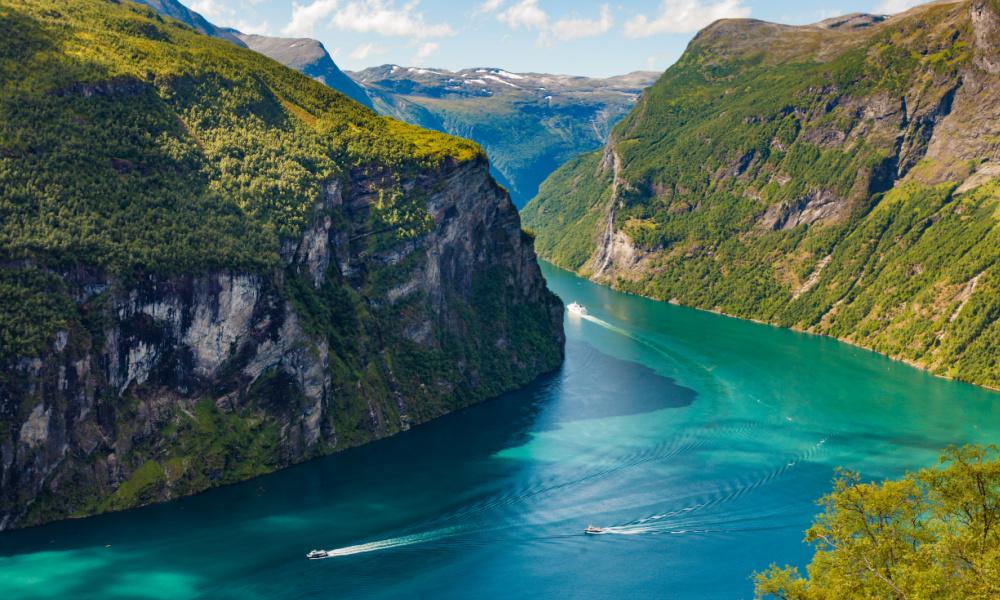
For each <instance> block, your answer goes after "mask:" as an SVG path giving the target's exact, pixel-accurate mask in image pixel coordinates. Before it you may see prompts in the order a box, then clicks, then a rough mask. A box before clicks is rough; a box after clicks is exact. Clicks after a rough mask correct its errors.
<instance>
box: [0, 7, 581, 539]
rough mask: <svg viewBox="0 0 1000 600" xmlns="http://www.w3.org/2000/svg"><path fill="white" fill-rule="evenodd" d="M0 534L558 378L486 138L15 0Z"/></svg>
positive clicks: (0, 91) (184, 37)
mask: <svg viewBox="0 0 1000 600" xmlns="http://www.w3.org/2000/svg"><path fill="white" fill-rule="evenodd" d="M0 31H3V32H4V35H3V36H2V38H0V74H2V75H0V190H2V193H0V459H2V460H0V529H7V528H11V527H18V526H26V525H32V524H37V523H41V522H45V521H49V520H53V519H59V518H63V517H69V516H85V515H90V514H95V513H99V512H104V511H108V510H116V509H122V508H128V507H132V506H137V505H141V504H146V503H150V502H155V501H159V500H163V499H167V498H172V497H177V496H180V495H184V494H189V493H193V492H197V491H200V490H203V489H206V488H208V487H211V486H215V485H219V484H223V483H227V482H232V481H238V480H241V479H246V478H248V477H252V476H254V475H257V474H260V473H265V472H268V471H272V470H275V469H278V468H281V467H283V466H285V465H288V464H291V463H295V462H300V461H303V460H307V459H309V458H311V457H315V456H319V455H323V454H327V453H330V452H333V451H337V450H340V449H343V448H347V447H350V446H354V445H357V444H361V443H364V442H366V441H369V440H372V439H376V438H380V437H383V436H387V435H391V434H393V433H395V432H398V431H402V430H405V429H407V428H409V427H410V426H412V425H415V424H417V423H420V422H423V421H426V420H428V419H431V418H433V417H436V416H438V415H441V414H443V413H445V412H448V411H450V410H453V409H456V408H459V407H462V406H466V405H469V404H471V403H474V402H477V401H479V400H482V399H485V398H488V397H491V396H495V395H497V394H500V393H501V392H503V391H506V390H509V389H512V388H515V387H517V386H520V385H522V384H524V383H526V382H528V381H530V380H531V379H533V378H534V377H535V376H537V375H538V374H539V373H541V372H544V371H548V370H551V369H553V368H555V367H557V366H558V365H559V363H560V360H561V357H562V344H563V334H562V306H561V304H560V303H559V301H558V299H557V298H556V297H555V296H554V295H552V294H551V293H550V292H549V291H548V290H547V289H546V287H545V283H544V280H543V279H542V277H541V273H540V271H539V268H538V265H537V262H536V261H535V254H534V251H533V249H532V242H531V239H530V237H529V236H527V235H525V234H524V233H523V232H522V231H521V227H520V222H519V219H518V215H517V212H516V210H515V208H514V206H513V205H512V204H511V202H510V199H509V196H508V195H507V194H506V193H505V192H504V191H503V190H502V189H501V188H500V187H499V186H498V185H497V184H496V183H495V182H494V181H493V180H492V178H491V177H490V176H489V173H488V164H487V162H486V160H485V157H484V155H483V152H482V150H481V149H480V148H479V147H478V146H476V145H475V144H473V143H471V142H467V141H464V140H460V139H457V138H453V137H449V136H447V135H443V134H440V133H435V132H430V131H425V130H421V129H418V128H416V127H413V126H410V125H406V124H403V123H400V122H398V121H395V120H392V119H389V118H385V117H380V116H377V115H376V114H375V113H373V112H371V111H370V110H368V109H366V108H364V107H362V106H361V105H359V104H357V103H355V102H353V101H351V100H348V99H347V98H345V97H344V96H342V95H341V94H338V93H335V92H333V91H332V90H330V88H328V87H326V86H324V85H322V84H320V83H318V82H316V81H313V80H311V79H309V78H308V77H305V76H303V75H301V74H299V73H296V72H295V71H293V70H291V69H288V68H286V67H284V66H281V65H279V64H278V63H277V62H275V61H273V60H271V59H269V58H266V57H264V56H262V55H261V54H258V53H256V52H252V51H250V50H247V49H244V48H241V47H238V46H236V45H234V44H232V43H229V42H224V41H220V40H217V39H214V38H211V37H208V36H205V35H202V34H201V33H198V32H197V31H195V30H194V29H192V28H190V27H189V26H187V25H185V24H183V23H181V22H179V21H175V20H173V19H169V18H166V17H163V16H161V15H160V14H158V13H157V12H154V11H153V10H151V9H150V8H148V7H145V6H141V5H139V4H134V3H131V2H118V1H117V0H0Z"/></svg>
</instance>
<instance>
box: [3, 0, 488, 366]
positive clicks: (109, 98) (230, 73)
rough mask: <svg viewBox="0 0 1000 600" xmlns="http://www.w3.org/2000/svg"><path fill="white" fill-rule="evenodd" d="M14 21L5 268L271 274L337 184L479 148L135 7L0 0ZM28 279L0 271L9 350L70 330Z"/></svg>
mask: <svg viewBox="0 0 1000 600" xmlns="http://www.w3.org/2000/svg"><path fill="white" fill-rule="evenodd" d="M0 30H2V31H3V32H4V36H3V38H2V40H0V82H2V86H0V189H2V190H3V194H2V195H0V261H19V260H31V261H32V262H33V263H34V264H39V265H42V266H48V267H56V268H65V267H69V266H73V265H79V264H86V265H90V266H96V267H98V268H100V269H103V270H106V271H108V272H111V273H112V274H115V275H118V276H128V275H129V274H131V273H133V272H142V271H154V272H161V273H172V272H184V273H189V272H200V271H205V270H209V269H213V268H220V267H222V268H239V269H250V270H263V269H268V268H271V267H273V266H275V265H276V264H277V262H278V246H279V240H280V238H282V237H294V236H296V235H297V234H298V233H299V231H300V230H301V228H302V227H303V225H304V224H305V222H306V220H307V219H308V218H309V215H310V214H311V211H312V210H313V207H314V206H315V204H316V201H317V200H318V198H319V194H320V189H321V186H322V183H323V182H325V181H328V180H330V179H333V178H337V177H341V176H343V175H344V174H345V173H346V171H347V170H348V169H350V168H352V167H354V166H357V165H362V164H383V165H389V166H392V167H393V168H398V169H415V168H423V167H426V166H431V165H434V164H436V163H437V162H439V161H440V160H443V159H444V158H445V157H451V158H452V159H455V160H467V159H470V158H472V157H476V156H480V155H481V151H480V150H479V148H478V147H477V146H475V145H474V144H472V143H471V142H466V141H464V140H459V139H457V138H452V137H449V136H445V135H442V134H437V133H432V132H427V131H423V130H420V129H417V128H415V127H411V126H409V125H405V124H402V123H400V122H398V121H393V120H391V119H386V118H382V117H378V116H376V115H375V114H374V113H372V112H370V111H368V110H366V109H364V108H362V107H361V106H359V105H357V104H356V103H354V102H352V101H350V100H348V99H347V98H345V97H344V96H342V95H340V94H338V93H336V92H333V91H332V90H330V89H329V88H327V87H326V86H323V85H321V84H319V83H316V82H314V81H312V80H310V79H309V78H307V77H304V76H301V75H299V74H298V73H295V72H293V71H291V70H290V69H287V68H285V67H282V66H281V65H279V64H278V63H276V62H274V61H272V60H270V59H267V58H265V57H263V56H261V55H260V54H257V53H255V52H252V51H249V50H244V49H240V48H237V47H234V46H233V45H232V44H229V43H227V42H224V41H220V40H216V39H212V38H209V37H207V36H204V35H200V34H198V33H196V32H194V31H193V30H192V29H190V28H188V27H186V26H184V25H182V24H180V23H178V22H176V21H171V20H167V19H163V18H162V17H160V16H158V15H157V14H156V13H155V12H154V11H152V10H151V9H149V8H146V7H142V6H139V5H135V4H131V3H127V2H126V3H121V4H119V3H114V2H108V1H105V0H74V1H73V2H61V1H55V0H30V1H26V2H25V1H21V0H17V1H13V0H0ZM389 208H391V207H389ZM24 278H25V276H23V275H20V274H17V273H13V272H10V271H3V272H0V315H2V318H0V323H3V324H4V325H0V342H2V343H3V346H2V347H0V357H2V356H4V355H7V356H9V355H24V354H30V353H31V352H32V351H34V350H37V348H38V343H39V341H40V340H43V339H44V338H45V337H46V335H45V334H46V332H51V331H53V330H54V329H55V328H56V327H57V326H59V325H60V323H52V322H50V321H52V319H56V320H58V318H57V317H54V316H52V315H55V314H58V312H59V311H56V310H51V307H47V306H46V304H51V303H52V302H51V301H50V300H47V299H45V298H44V297H39V296H38V295H37V293H33V292H32V290H36V291H37V289H38V288H37V286H35V285H34V282H31V283H30V285H29V284H28V283H26V282H25V281H24ZM36 307H37V310H36ZM32 315H37V316H38V318H37V319H32V318H30V317H31V316H32ZM50 317H51V318H50Z"/></svg>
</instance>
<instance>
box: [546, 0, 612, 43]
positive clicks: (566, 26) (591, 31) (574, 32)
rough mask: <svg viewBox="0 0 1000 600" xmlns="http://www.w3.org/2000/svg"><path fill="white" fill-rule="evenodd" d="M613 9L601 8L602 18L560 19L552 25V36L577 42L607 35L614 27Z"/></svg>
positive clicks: (605, 6)
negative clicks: (580, 39)
mask: <svg viewBox="0 0 1000 600" xmlns="http://www.w3.org/2000/svg"><path fill="white" fill-rule="evenodd" d="M614 24H615V21H614V19H613V18H612V17H611V7H610V6H608V5H607V4H605V5H604V6H602V7H601V16H600V17H599V18H598V19H596V20H594V19H560V20H559V21H556V22H555V24H553V25H552V35H554V36H555V37H556V38H558V39H560V40H575V39H579V38H585V37H593V36H595V35H601V34H603V33H607V32H608V31H610V30H611V28H612V27H613V26H614Z"/></svg>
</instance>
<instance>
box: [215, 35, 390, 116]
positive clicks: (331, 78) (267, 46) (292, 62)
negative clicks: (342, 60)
mask: <svg viewBox="0 0 1000 600" xmlns="http://www.w3.org/2000/svg"><path fill="white" fill-rule="evenodd" d="M235 35H236V37H238V38H239V39H240V40H241V41H242V42H243V43H244V44H246V46H247V47H248V48H250V49H251V50H253V51H255V52H260V53H261V54H263V55H264V56H268V57H270V58H273V59H274V60H276V61H278V62H280V63H281V64H283V65H285V66H287V67H291V68H293V69H295V70H296V71H298V72H300V73H302V74H304V75H308V76H309V77H312V78H313V79H315V80H316V81H318V82H320V83H322V84H325V85H328V86H330V87H332V88H333V89H335V90H337V91H338V92H340V93H342V94H344V95H346V96H347V97H348V98H350V99H352V100H354V101H355V102H358V103H359V104H364V105H365V106H367V107H368V108H372V101H371V99H370V98H369V97H368V94H367V93H365V91H364V90H363V89H361V86H359V85H358V84H357V83H355V82H354V80H353V79H351V78H350V77H348V76H347V75H345V74H344V72H343V71H341V70H340V68H338V67H337V65H336V63H334V62H333V58H331V57H330V53H329V52H327V51H326V48H324V47H323V44H322V43H321V42H319V41H317V40H312V39H309V38H279V37H268V36H266V35H250V34H246V33H239V32H235Z"/></svg>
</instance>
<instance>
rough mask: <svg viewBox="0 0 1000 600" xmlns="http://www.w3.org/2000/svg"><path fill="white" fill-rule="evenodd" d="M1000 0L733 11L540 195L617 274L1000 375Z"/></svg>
mask: <svg viewBox="0 0 1000 600" xmlns="http://www.w3.org/2000/svg"><path fill="white" fill-rule="evenodd" d="M998 175H1000V5H998V3H997V2H995V0H975V1H973V2H968V1H965V2H940V3H934V4H929V5H925V6H921V7H918V8H916V9H913V10H911V11H908V12H906V13H903V14H900V15H897V16H894V17H891V18H883V17H872V16H866V15H849V16H847V17H844V18H839V19H831V20H829V21H824V22H822V23H818V24H816V25H810V26H802V27H793V26H787V25H776V24H771V23H764V22H760V21H752V20H723V21H719V22H717V23H715V24H713V25H711V26H709V27H708V28H707V29H705V30H704V31H702V32H700V33H699V34H698V36H697V37H696V38H695V39H694V40H693V41H692V42H691V44H690V46H689V47H688V49H687V51H686V52H685V54H684V55H683V57H682V58H681V59H680V60H679V61H678V62H677V64H675V65H674V66H672V67H671V68H670V69H668V70H667V72H666V73H665V74H664V75H663V77H662V78H661V79H660V80H659V81H658V82H657V83H656V84H655V85H654V86H653V87H652V88H651V89H650V90H648V91H647V93H646V94H645V95H644V96H643V98H642V100H641V101H640V102H639V104H638V105H637V106H636V108H635V109H634V110H633V111H632V112H631V113H630V114H629V115H628V116H627V117H626V118H625V119H624V120H623V121H622V122H621V123H620V124H619V125H618V126H617V127H616V128H615V130H614V131H613V133H612V135H611V140H610V141H609V143H608V144H607V145H606V147H605V148H604V149H603V150H602V151H598V152H595V153H592V154H588V155H585V156H583V157H581V158H578V159H576V160H573V161H570V162H569V163H568V164H567V165H565V166H564V167H563V168H561V169H560V170H558V171H557V172H556V173H554V174H553V175H552V176H551V177H550V178H549V179H548V180H547V181H546V182H545V183H544V184H543V185H542V186H541V191H540V193H539V194H538V196H537V197H536V198H535V199H534V200H533V201H532V202H531V203H530V204H529V205H528V206H527V207H526V208H525V209H524V210H523V211H522V218H523V219H524V221H525V223H526V225H527V226H528V227H530V228H531V229H532V230H533V231H534V233H535V234H536V235H537V238H536V244H537V247H538V249H539V253H540V255H541V256H543V257H544V258H546V259H548V260H550V261H552V262H554V263H556V264H558V265H560V266H562V267H565V268H568V269H572V270H575V271H578V272H580V273H582V274H585V275H587V276H590V277H592V278H593V279H595V280H596V281H600V282H604V283H607V284H609V285H612V286H614V287H616V288H618V289H621V290H625V291H629V292H634V293H637V294H642V295H645V296H649V297H652V298H656V299H660V300H667V301H671V302H675V303H679V304H684V305H688V306H694V307H699V308H704V309H710V310H716V311H721V312H723V313H726V314H730V315H734V316H738V317H743V318H752V319H758V320H763V321H767V322H770V323H774V324H777V325H781V326H784V327H792V328H796V329H801V330H805V331H810V332H815V333H821V334H826V335H832V336H836V337H838V338H841V339H844V340H847V341H850V342H853V343H856V344H859V345H862V346H865V347H869V348H872V349H875V350H877V351H879V352H883V353H885V354H888V355H890V356H893V357H896V358H899V359H902V360H906V361H909V362H911V363H913V364H916V365H920V366H922V367H925V368H928V369H930V370H931V371H933V372H934V373H937V374H940V375H944V376H949V377H955V378H959V379H963V380H967V381H971V382H975V383H978V384H982V385H987V386H992V387H1000V264H998V259H1000V182H998V181H997V180H996V179H995V178H996V176H998Z"/></svg>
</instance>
